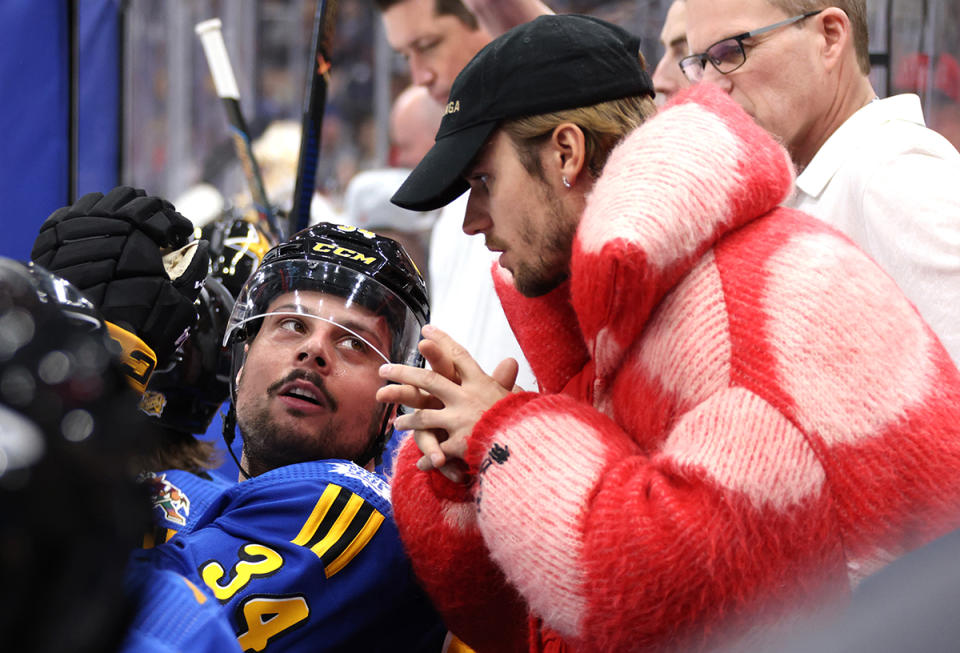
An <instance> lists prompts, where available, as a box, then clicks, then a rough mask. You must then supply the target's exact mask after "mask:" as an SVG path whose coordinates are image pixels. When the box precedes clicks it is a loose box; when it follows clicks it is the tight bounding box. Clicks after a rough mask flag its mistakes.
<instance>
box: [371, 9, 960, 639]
mask: <svg viewBox="0 0 960 653" xmlns="http://www.w3.org/2000/svg"><path fill="white" fill-rule="evenodd" d="M639 46H640V43H639V40H638V39H637V38H636V37H635V36H634V35H632V34H630V33H629V32H627V31H625V30H623V29H620V28H618V27H616V26H614V25H612V24H609V23H606V22H604V21H599V20H596V19H591V18H589V17H584V16H576V15H559V16H543V17H540V18H537V19H536V20H534V21H532V22H530V23H527V24H524V25H521V26H519V27H516V28H514V29H512V30H510V31H508V32H507V33H506V34H504V35H503V36H501V37H499V38H498V39H496V40H495V41H493V42H492V43H491V44H490V45H489V46H487V47H486V48H485V49H484V50H482V51H481V52H480V53H479V54H478V55H477V56H476V57H475V58H474V59H473V61H472V62H471V63H470V64H469V65H468V66H467V67H466V68H465V69H464V70H463V71H462V72H461V73H460V76H459V77H458V78H457V80H456V82H455V83H454V85H453V87H452V90H451V99H450V101H451V102H452V103H454V105H459V107H460V110H459V111H457V112H453V113H449V114H447V115H446V116H444V119H443V122H442V123H441V127H440V130H439V131H438V133H437V138H436V144H435V145H434V147H433V148H432V149H431V151H430V152H429V153H428V154H427V156H426V157H424V159H423V161H422V162H421V163H420V165H419V166H418V167H417V168H416V169H414V171H413V173H411V175H410V177H409V178H408V179H407V180H406V182H404V185H403V186H401V188H400V190H399V191H398V192H397V193H396V195H394V198H393V200H394V202H396V203H397V204H399V205H400V206H404V207H406V208H410V209H416V210H429V209H432V208H436V207H438V206H441V205H443V204H445V203H448V202H451V201H452V200H453V199H454V198H456V197H457V196H459V195H461V194H464V193H467V192H468V191H469V199H468V203H467V209H466V219H465V221H464V225H463V227H464V230H465V231H466V232H467V233H468V234H471V235H475V236H479V235H482V236H483V237H484V239H485V241H486V244H487V246H488V247H489V248H491V249H492V250H495V251H498V252H499V253H500V256H499V263H500V266H501V267H502V268H503V270H502V271H500V272H499V273H498V276H497V279H498V290H499V292H500V296H501V301H502V303H503V305H504V308H505V310H506V311H507V314H508V315H510V316H511V318H512V319H513V324H514V328H515V331H516V334H517V337H518V340H519V341H520V343H521V344H522V345H523V349H524V353H525V354H526V355H527V359H528V360H529V361H530V362H531V364H533V366H534V371H535V372H536V374H537V378H538V380H539V381H540V384H541V388H542V391H541V392H540V393H534V392H510V388H511V383H510V379H509V375H507V374H501V373H503V372H505V371H509V370H503V369H500V370H497V371H495V375H494V376H492V377H491V376H488V375H487V374H486V373H485V372H484V371H483V370H482V369H481V368H480V367H479V366H478V365H477V363H476V362H475V361H474V360H473V359H472V357H471V356H470V355H469V353H468V351H467V350H465V348H464V347H463V346H462V344H459V343H456V342H455V341H453V340H452V339H451V338H449V336H447V335H446V334H444V333H443V332H442V331H441V330H440V329H437V328H436V327H427V328H425V329H424V330H423V333H424V341H423V342H422V343H421V344H420V350H421V352H422V353H423V354H424V356H425V357H426V358H427V359H428V360H429V361H430V363H431V367H432V369H433V371H432V372H431V371H427V370H422V369H419V368H415V367H411V366H403V365H394V364H390V365H385V366H384V367H383V369H382V370H381V376H382V377H383V378H385V379H387V380H390V381H393V382H395V384H393V385H388V386H385V387H384V388H382V389H381V390H380V391H379V393H378V396H379V397H380V399H381V400H382V401H397V402H400V403H403V404H405V405H408V406H411V407H413V408H415V409H416V412H414V413H412V414H406V415H402V416H400V417H398V418H397V420H396V426H397V428H405V429H412V430H413V431H414V433H413V436H412V437H411V438H410V439H408V440H407V441H406V443H404V444H403V445H401V449H400V454H399V457H398V459H397V464H396V474H395V476H394V480H393V483H392V487H391V489H392V496H393V499H394V510H395V516H396V520H397V524H398V527H399V529H400V535H401V537H402V539H403V542H404V544H405V546H406V550H407V551H408V553H409V555H410V557H411V560H412V562H413V565H414V569H415V571H416V573H417V575H418V577H419V578H420V580H421V582H422V583H423V585H424V587H425V588H427V590H428V591H429V592H430V595H431V597H432V598H433V599H434V602H435V604H436V605H437V607H438V609H439V610H440V611H441V613H442V614H443V615H444V618H445V619H446V622H447V624H448V626H449V627H450V628H451V630H452V631H453V632H455V633H457V634H458V635H459V636H460V637H461V638H462V639H463V640H464V641H465V642H466V643H467V644H468V645H470V646H472V647H473V648H474V649H476V650H478V651H485V650H491V651H509V650H524V649H525V650H542V651H556V650H564V649H567V650H599V651H621V650H638V649H643V650H680V651H700V650H715V649H716V648H717V647H719V646H731V647H733V650H763V648H762V647H761V644H763V643H764V642H765V641H768V640H769V638H770V637H778V636H782V631H781V630H780V629H781V628H782V627H783V626H784V624H785V623H789V622H790V621H791V620H792V619H797V618H799V617H798V616H797V615H805V614H806V613H808V612H817V611H819V610H831V609H834V605H833V603H832V602H833V601H840V602H843V601H845V600H847V598H848V596H849V593H850V591H851V589H852V588H853V587H855V586H856V585H857V583H858V582H859V581H860V580H861V579H863V578H864V577H866V576H868V575H869V574H871V573H872V572H874V571H876V570H877V569H879V568H881V567H883V566H884V565H885V564H886V563H888V562H889V561H891V560H893V559H895V558H897V557H898V556H901V555H903V554H904V553H906V552H908V551H910V550H912V549H915V548H917V547H919V546H922V545H923V544H924V543H926V542H929V541H932V540H933V539H935V538H937V537H939V536H940V535H942V534H944V533H946V532H948V531H951V530H953V529H956V528H957V526H958V525H960V372H958V370H957V368H956V366H955V365H954V364H953V363H952V362H951V360H950V358H949V355H948V353H947V352H946V350H945V349H944V347H943V345H942V344H941V343H940V341H939V340H938V339H937V337H936V336H935V335H934V333H933V331H931V329H930V328H929V327H928V326H927V325H926V324H925V323H924V322H923V320H922V319H921V317H920V316H919V315H918V313H917V311H916V309H915V308H914V307H913V305H912V304H911V303H910V301H909V300H908V299H907V298H906V297H904V295H903V294H902V293H901V292H900V291H899V289H898V288H897V287H896V285H895V284H894V282H893V281H892V280H891V279H890V277H889V276H887V275H886V274H885V273H884V272H883V271H882V270H881V269H880V268H879V267H878V266H877V265H876V264H875V263H873V262H872V261H871V259H870V258H869V256H867V255H866V254H864V253H863V252H862V251H861V250H859V249H858V248H857V247H856V246H855V245H854V244H853V243H851V242H850V240H849V239H847V238H846V237H844V236H843V235H842V234H840V233H838V232H837V231H836V230H834V229H833V228H831V227H829V226H828V225H825V224H824V223H823V222H821V221H820V220H817V219H815V218H813V217H811V216H809V215H806V214H804V213H802V212H800V211H796V210H793V209H787V208H783V207H781V203H782V201H783V200H784V199H785V198H786V197H787V195H788V194H789V193H790V191H791V188H792V180H793V168H792V166H791V163H790V160H789V157H788V155H787V152H786V151H785V150H784V149H783V148H782V147H781V146H779V145H778V144H777V143H776V141H775V140H774V139H773V138H771V136H770V135H769V134H768V133H767V132H766V131H765V130H763V129H762V128H760V127H759V126H757V124H756V123H755V122H754V121H753V120H751V119H750V117H749V116H748V115H747V113H746V112H744V111H743V110H742V108H741V107H739V106H738V105H737V104H736V103H735V102H734V101H733V100H731V99H730V97H729V96H728V95H727V94H725V93H724V92H723V91H722V90H720V89H718V88H717V87H716V86H714V85H712V84H703V85H699V86H697V87H694V88H690V89H687V90H686V91H683V92H681V93H680V94H678V95H677V96H676V97H675V98H674V99H673V100H672V101H671V102H670V103H668V104H667V105H666V106H665V107H664V108H662V109H660V111H659V112H657V111H656V109H655V106H654V103H653V99H652V98H653V95H654V91H653V84H652V82H651V80H650V78H649V76H648V75H647V73H646V71H645V69H644V64H643V61H642V56H639ZM757 49H758V50H759V47H758V48H757ZM574 72H575V73H576V74H574ZM584 80H589V81H590V83H588V84H587V83H584ZM498 377H499V378H498ZM491 624H496V628H492V627H491Z"/></svg>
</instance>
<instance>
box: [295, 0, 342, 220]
mask: <svg viewBox="0 0 960 653" xmlns="http://www.w3.org/2000/svg"><path fill="white" fill-rule="evenodd" d="M336 16H337V3H336V0H318V1H317V9H316V12H315V13H314V16H313V43H312V45H311V47H310V50H311V51H312V53H313V57H312V58H311V59H310V76H309V78H308V81H307V90H306V93H305V94H304V98H303V120H302V121H301V125H302V130H301V132H300V156H299V157H298V159H297V179H296V185H295V187H294V191H293V209H292V210H291V211H290V233H296V232H298V231H300V230H301V229H306V228H307V227H308V226H309V225H310V202H311V201H312V200H313V191H314V188H315V187H316V184H317V164H318V163H319V160H320V138H321V135H322V134H321V132H322V130H323V111H324V108H325V107H326V104H327V82H328V79H329V71H330V56H329V55H330V45H331V40H332V37H333V30H334V24H335V21H336Z"/></svg>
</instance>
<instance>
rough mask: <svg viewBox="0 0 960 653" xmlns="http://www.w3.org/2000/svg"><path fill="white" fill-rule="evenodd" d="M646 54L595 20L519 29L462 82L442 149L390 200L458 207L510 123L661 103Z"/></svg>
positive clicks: (555, 19)
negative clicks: (631, 102) (620, 102)
mask: <svg viewBox="0 0 960 653" xmlns="http://www.w3.org/2000/svg"><path fill="white" fill-rule="evenodd" d="M639 53H640V38H639V37H637V36H635V35H633V34H631V33H630V32H628V31H626V30H625V29H623V28H621V27H618V26H616V25H614V24H612V23H608V22H606V21H603V20H600V19H598V18H593V17H591V16H581V15H577V14H560V15H553V16H540V17H539V18H537V19H535V20H533V21H531V22H529V23H524V24H523V25H519V26H517V27H514V28H513V29H511V30H510V31H508V32H506V33H505V34H503V35H502V36H500V37H499V38H497V39H495V40H493V41H492V42H491V43H489V44H487V46H486V47H484V48H483V49H482V50H480V52H478V53H477V55H476V56H475V57H474V58H473V59H472V60H471V61H470V63H468V64H467V65H466V67H464V69H463V70H461V71H460V74H459V75H457V79H456V80H455V81H454V82H453V87H452V88H451V89H450V98H449V101H448V102H447V106H446V108H445V110H444V116H443V120H442V121H441V122H440V129H439V130H438V131H437V137H436V142H435V143H434V145H433V147H432V148H431V149H430V151H429V152H427V154H426V156H424V157H423V159H422V160H421V161H420V163H419V165H417V167H416V168H415V169H414V170H413V172H411V173H410V176H408V177H407V179H406V181H404V182H403V185H402V186H400V188H399V189H398V190H397V192H396V193H394V195H393V197H392V198H390V201H392V202H393V203H394V204H396V205H398V206H402V207H403V208H405V209H412V210H414V211H430V210H433V209H436V208H440V207H441V206H445V205H447V204H449V203H450V202H452V201H453V200H455V199H456V198H457V197H459V196H460V195H462V194H463V193H464V192H465V191H466V190H467V189H468V188H469V185H468V184H467V182H466V181H465V180H464V179H463V174H464V172H465V171H466V169H467V167H468V166H469V165H470V163H471V162H472V161H473V159H474V158H475V157H476V155H477V153H478V152H479V151H480V148H481V147H483V144H484V143H485V142H486V141H487V139H488V138H490V135H491V134H492V133H493V131H494V130H495V129H496V127H497V125H498V124H499V123H500V122H501V121H503V120H505V119H510V118H521V117H523V116H535V115H539V114H542V113H550V112H553V111H563V110H565V109H573V108H576V107H586V106H591V105H594V104H598V103H600V102H606V101H609V100H616V99H619V98H623V97H630V96H640V95H648V96H650V97H653V95H654V91H653V82H652V81H651V80H650V75H648V74H647V71H646V70H644V67H643V65H642V64H641V63H640V60H639Z"/></svg>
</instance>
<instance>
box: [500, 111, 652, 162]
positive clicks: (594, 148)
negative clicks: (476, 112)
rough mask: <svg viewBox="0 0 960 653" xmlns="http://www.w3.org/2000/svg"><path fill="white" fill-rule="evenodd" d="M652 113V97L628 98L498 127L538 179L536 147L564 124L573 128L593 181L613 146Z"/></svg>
mask: <svg viewBox="0 0 960 653" xmlns="http://www.w3.org/2000/svg"><path fill="white" fill-rule="evenodd" d="M656 111H657V109H656V106H655V105H654V103H653V99H652V98H650V97H647V96H645V95H643V96H630V97H625V98H620V99H617V100H608V101H606V102H601V103H599V104H594V105H591V106H587V107H577V108H575V109H566V110H563V111H554V112H551V113H544V114H540V115H536V116H526V117H524V118H515V119H512V120H507V121H505V122H504V123H503V125H502V126H501V128H502V129H503V131H504V132H506V134H507V136H509V137H510V141H511V142H512V143H513V146H514V149H515V150H516V151H517V155H518V156H519V158H520V162H521V163H522V164H523V167H524V168H526V169H527V172H529V173H530V174H532V175H536V176H538V177H539V178H541V179H542V178H543V168H542V167H541V165H540V158H539V156H538V152H539V149H540V146H541V145H543V143H544V142H546V141H547V140H548V139H549V138H550V136H551V134H552V133H553V130H554V129H556V128H557V127H558V126H559V125H561V124H563V123H567V122H570V123H573V124H575V125H577V126H578V127H579V128H580V129H581V131H582V132H583V136H584V145H585V150H586V153H585V157H584V158H585V161H586V165H587V170H589V172H590V174H591V175H592V176H593V177H594V178H596V177H599V176H600V172H601V171H602V170H603V166H604V164H605V163H606V162H607V157H608V156H609V154H610V151H611V150H613V148H614V147H615V146H616V145H617V143H619V142H620V141H621V140H622V139H623V137H624V136H626V135H627V134H629V133H630V132H631V131H633V130H634V129H636V128H637V127H639V126H640V125H641V124H642V123H643V122H644V121H645V120H647V119H648V118H650V117H651V116H653V114H654V113H656Z"/></svg>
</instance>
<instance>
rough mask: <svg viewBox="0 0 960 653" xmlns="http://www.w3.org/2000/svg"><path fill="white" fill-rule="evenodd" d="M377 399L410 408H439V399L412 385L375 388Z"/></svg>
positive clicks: (440, 404) (440, 405)
mask: <svg viewBox="0 0 960 653" xmlns="http://www.w3.org/2000/svg"><path fill="white" fill-rule="evenodd" d="M377 401H380V402H383V403H385V404H402V405H404V406H409V407H410V408H418V409H419V408H440V407H442V406H443V404H442V403H441V402H440V400H439V399H436V398H435V397H433V396H432V395H429V394H427V393H425V392H423V391H421V390H420V389H418V388H415V387H413V386H412V385H395V384H392V385H385V386H383V387H382V388H380V389H379V390H377Z"/></svg>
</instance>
